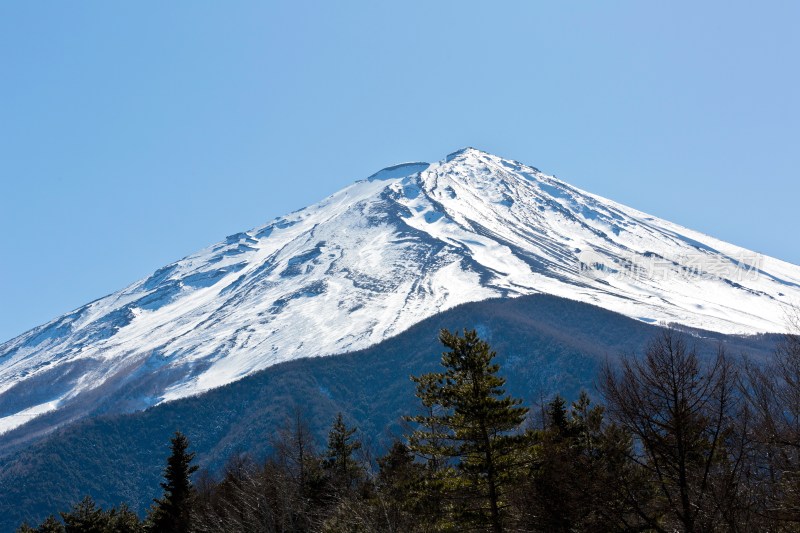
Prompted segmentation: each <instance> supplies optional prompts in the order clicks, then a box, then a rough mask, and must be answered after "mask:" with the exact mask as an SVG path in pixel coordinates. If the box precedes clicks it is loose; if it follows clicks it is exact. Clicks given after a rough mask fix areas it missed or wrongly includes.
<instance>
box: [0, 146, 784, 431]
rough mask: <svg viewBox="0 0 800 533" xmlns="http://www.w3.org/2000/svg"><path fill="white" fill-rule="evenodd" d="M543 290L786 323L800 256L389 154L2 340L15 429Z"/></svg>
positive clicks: (540, 180)
mask: <svg viewBox="0 0 800 533" xmlns="http://www.w3.org/2000/svg"><path fill="white" fill-rule="evenodd" d="M537 292H541V293H549V294H554V295H557V296H563V297H567V298H571V299H575V300H579V301H584V302H588V303H592V304H596V305H599V306H601V307H604V308H607V309H610V310H613V311H617V312H620V313H622V314H625V315H628V316H631V317H635V318H638V319H640V320H645V321H649V322H663V323H678V324H683V325H686V326H690V327H696V328H702V329H707V330H714V331H719V332H725V333H733V332H741V333H755V332H763V331H773V332H778V331H783V330H785V320H784V319H785V312H786V306H787V305H788V304H792V303H796V302H799V301H800V267H798V266H795V265H792V264H789V263H786V262H783V261H779V260H777V259H773V258H769V257H763V256H760V255H758V254H755V253H753V252H750V251H747V250H744V249H742V248H739V247H736V246H733V245H731V244H727V243H724V242H722V241H719V240H717V239H714V238H711V237H709V236H706V235H702V234H700V233H697V232H694V231H691V230H689V229H686V228H683V227H681V226H678V225H676V224H672V223H670V222H667V221H664V220H661V219H658V218H655V217H651V216H649V215H646V214H644V213H641V212H639V211H636V210H634V209H631V208H628V207H625V206H623V205H620V204H617V203H615V202H612V201H609V200H606V199H604V198H601V197H599V196H595V195H592V194H589V193H587V192H584V191H581V190H579V189H576V188H574V187H571V186H569V185H567V184H566V183H564V182H562V181H559V180H557V179H555V178H553V177H551V176H546V175H544V174H542V173H540V172H539V171H538V170H536V169H535V168H532V167H527V166H524V165H522V164H520V163H517V162H514V161H509V160H506V159H502V158H499V157H496V156H493V155H490V154H487V153H485V152H481V151H479V150H475V149H471V148H469V149H464V150H461V151H459V152H455V153H454V154H451V155H450V156H448V157H447V158H446V159H445V160H444V161H441V162H439V163H435V164H432V165H429V164H427V163H409V164H404V165H398V166H395V167H390V168H387V169H384V170H382V171H380V172H378V173H377V174H374V175H373V176H371V177H370V178H368V179H366V180H364V181H360V182H357V183H355V184H353V185H351V186H349V187H347V188H345V189H343V190H342V191H340V192H338V193H336V194H334V195H332V196H330V197H329V198H327V199H325V200H323V201H321V202H320V203H318V204H316V205H313V206H310V207H307V208H305V209H302V210H300V211H297V212H295V213H292V214H290V215H288V216H285V217H281V218H278V219H276V220H274V221H272V222H271V223H269V224H267V225H266V226H263V227H260V228H256V229H253V230H251V231H248V232H244V233H239V234H236V235H232V236H230V237H228V238H227V239H226V240H225V241H224V242H221V243H218V244H216V245H214V246H211V247H209V248H207V249H205V250H202V251H200V252H198V253H197V254H194V255H191V256H189V257H186V258H184V259H182V260H180V261H177V262H175V263H173V264H171V265H168V266H166V267H164V268H161V269H159V270H158V271H156V272H155V273H154V274H153V275H151V276H150V277H148V278H147V279H144V280H141V281H138V282H136V283H134V284H133V285H131V286H129V287H127V288H125V289H123V290H121V291H119V292H117V293H114V294H112V295H109V296H107V297H105V298H101V299H99V300H96V301H94V302H92V303H90V304H88V305H86V306H84V307H81V308H80V309H77V310H75V311H73V312H72V313H69V314H67V315H65V316H62V317H60V318H57V319H56V320H53V321H52V322H50V323H48V324H45V325H43V326H40V327H38V328H35V329H33V330H31V331H30V332H28V333H25V334H23V335H21V336H20V337H17V338H16V339H13V340H11V341H8V342H6V343H5V344H3V345H0V433H2V432H4V431H8V430H10V429H13V428H15V427H17V426H19V425H21V424H23V423H25V422H27V421H28V420H30V419H33V418H35V417H37V416H41V415H42V414H43V413H48V412H51V411H53V410H64V409H66V408H68V407H69V408H70V409H71V410H70V411H69V412H70V415H69V419H70V420H72V419H75V418H77V417H80V416H82V415H84V414H86V413H89V412H92V411H96V410H97V409H100V407H98V406H102V409H107V410H111V409H113V410H117V411H120V410H123V411H124V410H135V409H141V408H144V407H147V406H149V405H154V404H157V403H160V402H162V401H167V400H171V399H175V398H180V397H183V396H186V395H190V394H195V393H198V392H201V391H204V390H208V389H210V388H214V387H218V386H220V385H223V384H225V383H229V382H231V381H234V380H236V379H239V378H241V377H243V376H245V375H247V374H249V373H252V372H254V371H257V370H260V369H263V368H265V367H268V366H270V365H273V364H275V363H278V362H281V361H286V360H290V359H293V358H297V357H302V356H316V355H329V354H336V353H343V352H346V351H351V350H355V349H359V348H363V347H366V346H368V345H371V344H374V343H376V342H378V341H380V340H382V339H384V338H386V337H389V336H391V335H394V334H396V333H399V332H401V331H403V330H404V329H406V328H408V327H409V326H411V325H412V324H414V323H416V322H418V321H420V320H422V319H424V318H427V317H429V316H431V315H433V314H435V313H438V312H440V311H443V310H445V309H448V308H451V307H453V306H455V305H458V304H460V303H463V302H468V301H477V300H482V299H487V298H492V297H498V296H502V297H513V296H518V295H522V294H531V293H537ZM65 412H66V411H65ZM65 417H66V415H65Z"/></svg>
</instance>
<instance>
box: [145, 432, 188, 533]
mask: <svg viewBox="0 0 800 533" xmlns="http://www.w3.org/2000/svg"><path fill="white" fill-rule="evenodd" d="M170 442H171V446H172V453H171V454H170V456H169V458H168V459H167V466H166V468H165V469H164V481H163V482H162V483H161V488H162V489H164V495H163V496H162V497H161V498H159V499H156V500H154V501H155V504H156V505H155V507H154V509H153V511H152V517H151V522H152V526H151V531H153V533H184V532H188V531H191V518H192V503H193V499H194V488H193V487H192V482H191V480H190V479H189V478H190V476H191V475H192V473H194V472H195V471H196V470H197V466H196V465H192V464H191V463H192V460H193V459H194V452H189V451H188V448H189V439H187V438H186V436H185V435H184V434H183V433H181V432H180V431H176V432H175V436H174V437H172V439H171V440H170Z"/></svg>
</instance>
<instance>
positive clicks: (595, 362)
mask: <svg viewBox="0 0 800 533" xmlns="http://www.w3.org/2000/svg"><path fill="white" fill-rule="evenodd" d="M463 327H468V328H474V329H475V330H477V333H478V334H479V335H480V337H481V338H483V339H485V340H487V341H488V342H490V344H491V346H492V348H493V349H494V350H496V351H497V352H498V356H497V363H499V364H500V365H501V367H502V370H503V372H502V373H503V376H504V377H505V378H506V379H507V383H506V384H505V388H506V389H507V391H508V393H509V394H510V395H511V396H513V397H516V398H519V399H521V400H522V401H523V402H524V403H525V404H526V405H528V406H534V405H538V404H540V403H541V402H542V400H547V401H550V400H552V399H553V398H554V396H555V394H556V393H560V394H562V395H563V396H564V397H566V398H570V399H576V400H577V399H578V398H579V392H580V390H581V389H588V390H590V391H594V390H595V385H597V384H598V383H599V378H598V376H600V375H601V370H602V366H603V363H604V362H605V361H606V360H607V359H608V360H609V361H610V362H611V363H612V365H613V364H614V362H615V361H616V360H617V359H618V358H619V356H620V354H622V353H635V352H640V351H641V350H642V347H643V346H645V345H646V344H647V343H648V342H649V340H650V339H652V338H653V337H654V336H656V335H657V334H658V333H659V332H660V331H663V330H662V329H661V328H658V327H655V326H649V325H646V324H643V323H641V322H637V321H634V320H630V319H628V318H625V317H623V316H621V315H617V314H614V313H611V312H608V311H604V310H602V309H599V308H596V307H593V306H589V305H586V304H580V303H577V302H572V301H568V300H563V299H559V298H555V297H551V296H532V297H524V298H517V299H512V300H508V299H504V300H491V301H487V302H480V303H474V304H466V305H463V306H460V307H458V308H455V309H452V310H450V311H448V312H445V313H442V314H440V315H437V316H435V317H432V318H430V319H428V320H426V321H424V322H422V323H420V324H418V325H416V326H414V327H413V328H411V329H410V330H408V331H406V332H404V333H402V334H400V335H398V336H396V337H394V338H392V339H389V340H387V341H384V342H383V343H381V344H379V345H376V346H374V347H372V348H369V349H366V350H362V351H360V352H357V353H352V354H346V355H341V356H336V357H326V358H311V359H304V360H297V361H292V362H289V363H285V364H281V365H277V366H275V367H272V368H269V369H267V370H265V371H263V372H261V373H259V374H257V375H254V376H251V377H248V378H245V379H243V380H241V381H239V382H236V383H233V384H231V385H228V386H225V387H222V388H220V389H216V390H213V391H210V392H208V393H206V394H203V395H201V396H198V397H194V398H187V399H184V400H179V401H175V402H171V403H168V404H165V405H162V406H157V407H155V408H152V409H149V410H147V411H144V412H140V413H136V414H132V415H124V416H106V417H98V418H95V419H92V420H88V421H84V422H81V423H78V424H75V425H72V426H68V427H65V428H63V429H61V430H59V431H57V432H56V433H54V434H52V435H49V436H47V437H46V438H43V439H42V440H40V441H39V442H37V443H36V444H34V445H32V446H29V447H26V448H25V449H24V450H20V449H14V446H13V435H10V436H8V437H7V438H5V439H4V441H3V447H2V448H1V449H2V450H4V456H3V457H2V464H1V465H0V487H1V488H0V490H2V495H3V498H2V501H0V530H2V531H12V530H13V529H14V528H15V527H16V526H17V525H19V524H20V523H21V522H22V521H23V520H29V521H31V522H35V523H38V522H40V521H41V520H43V519H44V518H45V517H46V516H47V515H49V514H51V513H53V512H55V511H58V510H65V509H69V508H70V506H72V505H73V504H75V502H79V501H81V499H82V498H83V497H84V496H86V495H89V496H91V497H92V498H93V499H94V501H95V502H96V503H97V504H98V505H101V506H103V507H106V508H108V507H112V506H119V505H121V504H127V505H129V506H130V507H131V509H133V510H134V511H136V512H137V513H143V512H144V511H145V510H146V509H147V508H148V507H150V505H151V503H152V499H153V498H154V497H155V496H157V495H158V494H159V493H160V488H159V482H160V481H161V480H162V479H161V475H162V470H163V463H164V458H165V456H166V455H167V453H168V451H169V450H168V445H167V443H168V442H169V439H170V436H171V435H172V434H173V433H174V431H176V430H180V431H182V432H184V433H185V434H186V435H187V436H188V438H189V440H190V442H191V443H192V449H193V450H194V451H195V452H196V453H197V455H196V459H195V461H196V463H197V464H198V465H199V466H200V467H201V468H203V469H206V470H207V471H209V472H211V473H212V474H213V475H216V474H218V473H219V472H222V471H225V468H226V466H225V465H226V464H228V466H230V460H231V458H232V457H240V456H242V454H245V453H246V455H247V456H248V457H250V458H252V460H253V461H254V463H253V464H259V465H260V464H262V463H263V461H264V459H265V458H266V457H270V456H273V455H274V453H275V452H276V442H277V441H278V440H279V439H277V440H276V435H278V434H279V433H280V431H279V428H281V427H284V425H285V423H286V420H287V419H291V418H292V416H293V413H296V411H297V408H298V407H299V406H302V411H303V420H304V424H306V425H307V427H308V429H309V440H310V442H313V443H315V446H317V447H324V446H323V443H324V442H325V436H326V435H327V431H328V429H329V428H330V425H331V421H332V420H333V419H334V417H335V416H336V414H337V413H339V412H341V413H344V414H345V418H344V420H345V421H347V423H348V424H351V425H352V426H355V427H358V428H359V438H360V439H361V440H362V441H363V445H364V446H363V447H364V449H365V450H369V451H370V452H371V453H373V454H375V455H376V456H377V455H383V454H384V453H385V452H386V451H387V450H394V453H396V454H399V455H398V456H397V457H395V458H394V459H391V457H389V458H386V459H385V461H390V460H391V461H395V462H397V461H399V462H401V463H402V462H403V461H404V459H403V453H405V452H403V451H402V450H398V449H397V448H396V446H395V445H394V444H393V443H394V442H395V440H396V438H397V437H399V436H400V435H401V434H403V433H404V432H405V431H406V429H407V428H405V427H403V423H402V417H403V416H405V415H409V414H412V413H411V411H412V410H413V406H415V405H416V404H415V399H414V392H415V387H414V383H412V382H411V381H410V380H409V376H410V375H421V374H424V373H427V372H433V371H436V370H438V368H439V363H440V354H441V352H442V347H441V345H440V344H439V341H438V333H439V331H440V330H441V329H443V328H446V329H451V330H459V329H461V328H463ZM697 335H698V336H695V337H692V340H693V342H696V343H697V346H698V352H699V356H700V358H701V359H703V360H705V359H709V358H712V357H713V356H714V355H715V353H716V350H717V346H718V344H719V343H720V342H722V343H724V344H725V345H726V349H727V353H728V354H730V355H731V356H737V355H739V354H741V353H745V352H746V353H748V354H749V355H750V356H751V357H753V358H755V359H756V360H758V359H763V358H765V357H768V356H769V355H770V354H771V353H772V351H773V349H774V347H775V344H776V341H777V337H772V336H762V337H757V338H753V337H749V338H744V337H730V336H722V335H716V334H710V333H705V332H697ZM545 403H547V402H545ZM568 416H569V415H568ZM23 429H24V428H23ZM258 468H259V469H263V468H267V466H264V467H261V466H259V467H258ZM209 490H211V489H209ZM209 497H210V496H209Z"/></svg>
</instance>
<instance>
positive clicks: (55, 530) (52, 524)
mask: <svg viewBox="0 0 800 533" xmlns="http://www.w3.org/2000/svg"><path fill="white" fill-rule="evenodd" d="M36 533H64V524H62V523H61V522H60V521H59V520H58V519H57V518H56V517H55V516H53V515H50V516H48V517H47V518H45V520H44V522H42V523H41V524H40V525H39V527H37V528H36Z"/></svg>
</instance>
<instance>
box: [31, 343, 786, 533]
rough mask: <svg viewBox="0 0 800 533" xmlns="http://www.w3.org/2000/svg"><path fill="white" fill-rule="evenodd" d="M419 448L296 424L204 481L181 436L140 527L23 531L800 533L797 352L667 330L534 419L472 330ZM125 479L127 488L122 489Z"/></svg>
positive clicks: (534, 411)
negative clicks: (761, 359)
mask: <svg viewBox="0 0 800 533" xmlns="http://www.w3.org/2000/svg"><path fill="white" fill-rule="evenodd" d="M440 340H441V342H442V344H443V345H444V346H445V348H446V351H445V352H444V353H443V355H442V360H441V368H440V369H439V371H437V372H431V373H426V374H422V375H420V376H414V377H412V380H413V382H414V384H415V385H416V397H417V400H418V401H417V404H416V405H409V406H408V411H407V412H408V415H407V416H406V417H404V419H403V427H404V428H405V434H404V435H403V436H402V437H401V438H398V439H397V440H396V442H394V444H393V445H392V446H391V447H390V448H389V450H388V451H387V452H386V453H384V454H382V455H380V456H375V454H374V453H373V451H372V450H371V449H370V446H368V445H367V444H366V442H367V441H368V439H364V438H363V435H361V433H360V432H359V430H358V428H356V427H352V426H351V425H350V424H349V423H348V419H347V417H346V416H344V415H342V414H340V415H338V416H337V417H336V419H335V420H334V421H333V423H332V426H331V428H330V431H329V434H328V439H327V443H325V445H324V446H320V443H318V442H316V440H315V439H314V438H313V436H312V435H313V433H312V431H311V430H310V428H309V427H308V423H307V421H306V420H305V419H304V414H303V412H302V411H299V410H298V411H297V412H296V413H294V415H293V416H291V417H289V419H287V420H286V423H285V424H284V426H283V427H282V428H281V429H280V430H279V431H276V432H275V433H274V434H270V435H264V436H263V438H264V439H265V440H269V441H270V443H271V449H272V450H274V452H273V453H272V454H271V455H270V456H269V457H267V458H266V459H263V460H260V459H259V460H256V459H255V458H253V457H249V456H247V455H244V454H235V455H233V456H232V457H230V458H229V460H228V463H227V465H226V466H225V468H224V469H223V470H222V471H221V472H219V473H210V472H208V471H196V470H197V468H196V466H194V465H193V461H194V454H193V453H192V452H191V451H190V449H191V445H190V443H189V441H188V439H187V438H186V437H185V436H184V435H182V434H181V433H176V434H175V436H174V437H173V438H172V441H171V454H170V456H169V457H168V458H167V460H166V465H165V467H164V472H163V473H164V476H163V482H162V484H161V487H162V489H163V494H162V495H161V496H160V497H158V498H156V499H154V501H153V504H152V506H151V508H150V510H149V512H148V513H147V516H145V517H144V519H142V518H141V517H139V516H137V515H136V514H135V513H134V512H132V511H131V510H129V509H128V508H127V507H125V506H121V507H115V508H110V509H102V508H100V507H98V506H97V505H96V504H95V502H94V501H93V500H92V499H91V498H89V497H87V498H84V499H83V500H82V501H80V502H77V503H76V504H75V505H74V506H73V508H72V509H70V510H65V511H63V512H61V513H59V514H58V516H56V515H53V516H51V517H49V518H47V519H46V520H45V521H44V522H42V523H41V524H38V525H27V524H23V525H22V526H20V527H19V529H18V531H19V532H32V531H35V532H67V533H69V532H100V533H105V532H120V533H121V532H159V533H160V532H251V531H252V532H276V533H277V532H312V531H314V532H331V533H333V532H354V533H355V532H396V531H403V532H404V533H414V532H420V533H425V532H440V531H441V532H447V531H487V532H493V533H498V532H527V531H531V532H538V531H541V532H551V531H552V532H562V531H563V532H567V531H570V532H571V531H592V532H594V531H631V532H633V531H654V532H672V531H685V532H713V531H800V337H797V336H787V337H786V339H785V340H784V341H783V343H782V344H781V345H780V346H779V348H778V349H777V350H776V353H775V355H774V358H773V359H772V361H770V362H769V363H767V364H763V363H759V364H750V363H748V361H747V360H746V359H742V358H739V357H733V356H732V355H730V354H728V353H726V351H725V349H724V348H723V347H722V346H720V348H719V350H718V352H717V354H716V356H715V357H712V358H701V357H699V356H698V353H697V351H696V350H695V349H694V347H693V346H692V345H691V344H690V343H689V340H688V339H687V337H685V336H683V335H682V334H680V333H678V332H675V331H671V330H665V331H664V332H662V333H660V334H659V335H658V336H657V337H656V338H654V339H652V340H651V342H650V343H649V345H648V346H647V347H646V349H645V350H644V351H643V353H641V354H639V355H638V356H631V357H626V358H623V359H622V361H621V362H620V363H618V364H614V365H613V366H612V365H607V366H606V367H604V368H603V370H602V371H601V373H600V375H599V376H598V379H597V383H598V390H599V393H600V396H599V397H600V398H601V399H602V402H597V401H595V400H593V399H592V398H590V397H589V395H588V394H587V393H585V392H584V393H581V394H580V395H579V397H578V398H576V399H574V401H572V402H571V403H568V402H567V401H566V400H565V399H564V398H562V397H560V396H555V397H554V398H550V399H548V400H546V401H543V402H541V404H540V405H537V406H533V407H532V408H530V409H529V408H528V407H526V406H525V405H523V402H522V401H521V400H520V399H517V398H514V397H511V396H510V395H508V394H507V393H506V391H505V387H504V386H505V379H504V377H503V376H502V372H501V369H500V367H499V365H498V364H497V363H496V361H495V353H494V352H493V351H492V350H491V347H490V346H489V345H488V344H487V343H486V342H485V341H484V340H482V339H481V338H479V336H478V334H477V333H476V332H475V331H464V333H463V334H458V333H452V332H450V331H447V330H443V331H442V332H441V335H440ZM118 474H119V475H120V476H124V475H125V472H124V471H121V472H119V473H118Z"/></svg>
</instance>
